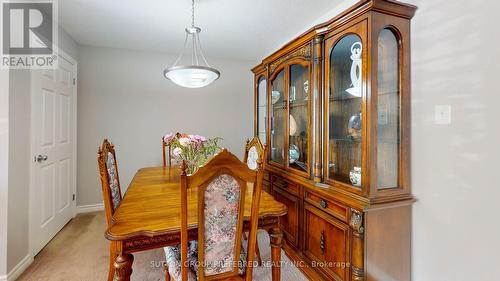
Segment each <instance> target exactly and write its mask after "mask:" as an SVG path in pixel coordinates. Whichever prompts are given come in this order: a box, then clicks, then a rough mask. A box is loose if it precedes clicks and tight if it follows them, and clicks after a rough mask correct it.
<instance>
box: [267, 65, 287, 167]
mask: <svg viewBox="0 0 500 281" xmlns="http://www.w3.org/2000/svg"><path fill="white" fill-rule="evenodd" d="M285 117H286V99H285V70H281V71H280V72H279V73H278V74H277V75H276V77H275V78H274V80H273V81H272V82H271V150H270V153H271V155H270V157H271V161H272V162H275V163H278V164H284V163H285V160H284V159H285V154H284V153H285V121H286V120H285Z"/></svg>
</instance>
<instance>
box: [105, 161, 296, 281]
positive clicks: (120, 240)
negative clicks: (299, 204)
mask: <svg viewBox="0 0 500 281" xmlns="http://www.w3.org/2000/svg"><path fill="white" fill-rule="evenodd" d="M247 190H248V191H247V192H249V193H251V192H252V188H248V189H247ZM197 194H198V192H197V189H196V188H193V189H191V190H188V236H189V238H190V239H193V240H196V239H197V238H198V217H197V215H198V212H197V208H198V198H197ZM245 198H248V199H247V200H246V201H245V211H244V216H245V218H250V209H251V198H252V196H251V195H246V196H245ZM286 213H287V209H286V206H285V205H283V204H282V203H280V202H278V201H276V200H275V199H274V198H273V197H272V196H271V195H269V194H268V193H267V192H262V195H261V200H260V207H259V229H264V230H266V231H267V232H268V233H269V236H270V246H271V266H272V280H280V265H281V246H282V240H283V239H282V238H283V234H282V232H281V230H280V227H279V218H280V217H281V216H284V215H285V214H286ZM244 227H245V228H246V229H249V223H248V221H247V222H246V223H245V226H244ZM180 229H181V200H180V169H179V168H178V167H175V166H172V167H151V168H142V169H140V170H138V171H137V173H136V174H135V176H134V178H133V179H132V182H131V183H130V185H129V188H128V189H127V192H126V193H125V195H124V197H123V199H122V201H121V203H120V206H119V207H118V209H116V211H115V213H114V215H113V218H112V224H111V226H109V227H108V229H107V230H106V233H105V237H106V238H107V239H108V240H110V241H111V243H110V257H109V259H110V261H109V262H110V263H109V270H110V274H109V275H108V280H110V281H111V280H119V281H125V280H127V281H128V280H130V276H131V274H132V263H133V261H134V257H133V253H134V252H140V251H145V250H151V249H155V248H161V247H165V246H173V245H177V244H179V243H180ZM262 246H263V245H262Z"/></svg>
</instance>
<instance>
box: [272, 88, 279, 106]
mask: <svg viewBox="0 0 500 281" xmlns="http://www.w3.org/2000/svg"><path fill="white" fill-rule="evenodd" d="M280 96H281V93H280V92H279V91H272V92H271V102H272V103H273V104H275V103H276V102H277V101H278V100H279V99H280Z"/></svg>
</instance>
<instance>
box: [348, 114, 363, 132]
mask: <svg viewBox="0 0 500 281" xmlns="http://www.w3.org/2000/svg"><path fill="white" fill-rule="evenodd" d="M347 132H348V133H349V137H351V138H353V139H359V138H361V112H360V113H357V114H354V115H353V116H351V118H349V123H348V124H347Z"/></svg>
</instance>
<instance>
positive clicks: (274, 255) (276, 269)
mask: <svg viewBox="0 0 500 281" xmlns="http://www.w3.org/2000/svg"><path fill="white" fill-rule="evenodd" d="M269 238H270V241H271V261H272V280H273V281H279V280H280V278H281V245H282V242H283V233H282V232H281V229H280V228H279V227H273V228H271V229H269Z"/></svg>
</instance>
